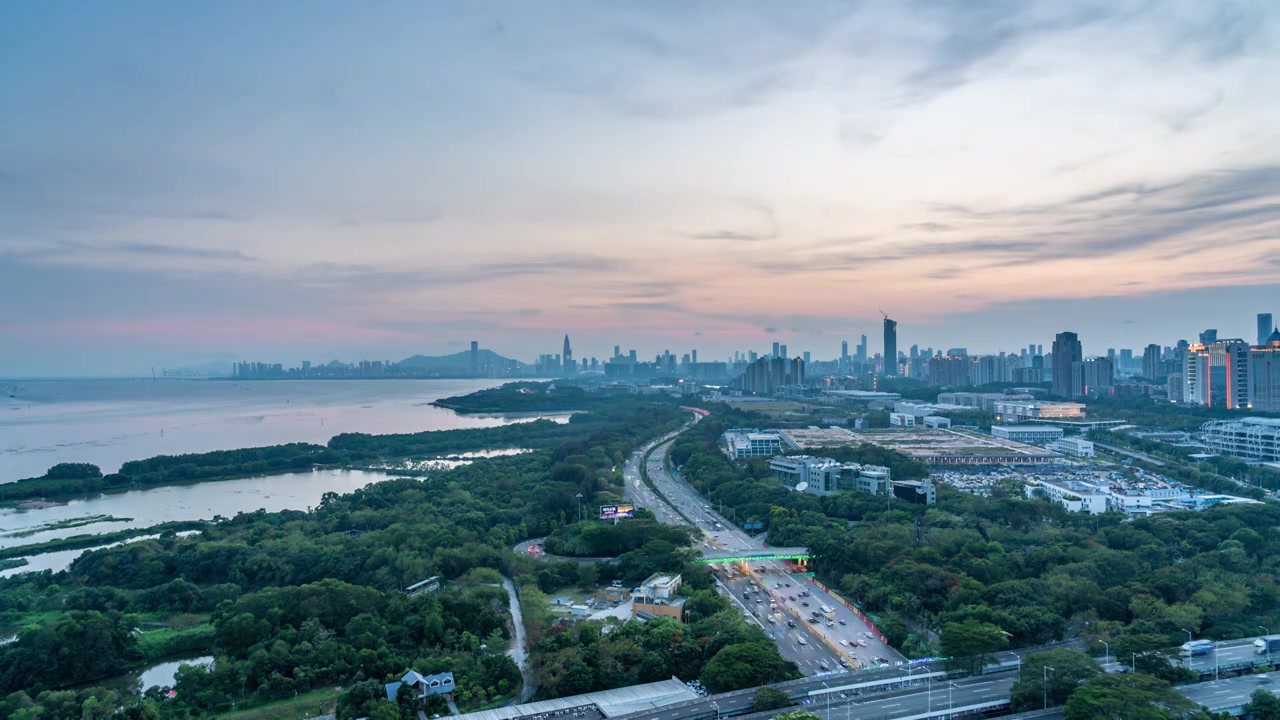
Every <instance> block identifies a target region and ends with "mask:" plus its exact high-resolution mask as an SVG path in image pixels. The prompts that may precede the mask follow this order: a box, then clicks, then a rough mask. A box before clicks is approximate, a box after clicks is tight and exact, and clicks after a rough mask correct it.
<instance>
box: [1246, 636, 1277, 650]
mask: <svg viewBox="0 0 1280 720" xmlns="http://www.w3.org/2000/svg"><path fill="white" fill-rule="evenodd" d="M1253 652H1254V654H1255V655H1270V654H1271V653H1277V652H1280V635H1267V636H1265V637H1260V638H1258V639H1257V640H1254V641H1253Z"/></svg>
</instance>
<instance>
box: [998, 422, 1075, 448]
mask: <svg viewBox="0 0 1280 720" xmlns="http://www.w3.org/2000/svg"><path fill="white" fill-rule="evenodd" d="M991 434H992V435H993V436H995V437H998V438H1004V439H1005V440H1012V441H1014V442H1020V443H1028V444H1031V445H1041V444H1044V443H1050V442H1053V441H1054V440H1061V439H1062V428H1060V427H1052V426H1050V425H992V426H991Z"/></svg>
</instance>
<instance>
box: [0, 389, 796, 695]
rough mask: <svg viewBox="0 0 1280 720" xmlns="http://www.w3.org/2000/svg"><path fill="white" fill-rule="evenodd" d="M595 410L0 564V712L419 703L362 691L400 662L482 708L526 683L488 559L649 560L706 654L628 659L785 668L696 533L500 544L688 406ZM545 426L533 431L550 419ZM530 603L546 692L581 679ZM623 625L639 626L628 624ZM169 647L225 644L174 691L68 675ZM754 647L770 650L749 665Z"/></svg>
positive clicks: (551, 521) (540, 583)
mask: <svg viewBox="0 0 1280 720" xmlns="http://www.w3.org/2000/svg"><path fill="white" fill-rule="evenodd" d="M543 397H547V396H545V395H544V396H543ZM601 408H602V409H601V410H600V411H599V412H592V413H588V414H585V415H581V416H575V419H574V422H571V423H569V424H567V425H555V429H556V432H557V433H561V432H563V433H564V434H563V435H562V436H561V439H560V441H559V442H556V443H555V444H554V445H553V446H552V447H550V448H548V449H541V450H536V451H534V452H531V453H527V454H524V455H520V456H512V457H499V458H493V459H488V460H482V461H478V462H476V463H473V464H471V465H467V466H463V467H460V468H457V469H455V470H451V471H447V472H440V473H436V474H433V475H431V476H429V477H427V478H424V479H399V480H389V481H386V482H382V483H377V484H373V485H370V486H368V487H366V488H364V489H363V490H360V491H357V492H355V493H351V494H349V495H342V496H339V495H336V494H332V493H330V494H327V495H326V496H325V497H324V498H323V499H322V501H321V502H320V503H319V506H318V507H317V508H316V509H315V510H314V511H312V512H310V513H306V512H299V511H284V512H279V513H265V512H256V513H246V514H241V515H239V516H237V517H235V518H233V519H230V520H223V521H220V522H216V523H212V524H211V525H210V526H209V527H208V528H207V529H206V530H205V531H204V532H202V533H201V534H200V535H198V536H191V537H178V536H177V535H176V534H175V533H173V532H167V533H165V534H164V535H162V536H161V537H160V538H158V539H154V540H144V541H139V542H133V543H130V544H127V545H123V546H119V547H114V548H108V549H102V550H96V551H91V552H89V553H87V554H85V555H84V556H82V557H81V558H79V559H78V560H77V561H76V562H74V563H73V564H72V565H71V567H70V569H69V570H67V571H66V572H62V573H58V574H56V575H55V574H50V573H48V572H43V573H30V574H24V575H20V576H17V577H15V578H10V579H7V580H3V581H0V621H2V622H5V623H7V624H9V625H10V626H18V627H21V628H23V629H21V631H20V632H19V634H18V638H17V640H16V641H15V642H13V643H10V644H8V645H5V646H3V648H0V696H3V695H4V694H7V697H5V699H4V701H3V706H0V714H3V715H5V716H12V717H16V718H23V719H24V720H34V719H35V718H50V717H70V716H77V717H78V716H81V715H82V714H92V715H94V716H97V717H101V716H104V715H108V714H111V713H113V712H117V711H118V712H119V714H120V716H121V717H125V718H182V717H192V716H200V715H205V714H211V713H218V712H226V711H227V710H228V709H229V708H230V707H231V705H232V703H233V702H234V703H235V704H236V705H237V706H238V707H240V708H244V707H247V706H252V705H254V704H258V703H262V702H266V701H271V700H282V699H286V698H290V697H292V695H293V693H294V692H299V693H305V692H306V691H308V690H310V689H314V688H322V687H333V686H335V685H341V686H344V687H346V688H348V691H347V693H346V695H344V697H343V700H342V703H340V708H339V709H340V713H341V714H340V717H343V718H344V720H345V718H348V717H356V716H364V715H369V716H387V713H389V712H390V713H393V714H394V715H395V716H399V714H400V711H404V712H405V713H408V712H409V710H410V709H411V708H409V707H408V706H406V707H398V706H396V705H395V704H394V703H387V701H386V700H385V695H383V696H382V698H379V697H378V696H377V693H374V692H373V690H379V691H380V689H381V684H382V683H383V682H386V681H389V680H392V679H397V678H398V677H399V676H400V675H402V674H403V673H404V672H405V671H406V670H407V669H409V668H413V669H415V670H418V671H419V672H422V673H431V672H439V671H443V670H451V671H453V672H454V674H455V677H456V678H457V683H458V685H457V687H458V689H457V691H456V692H455V699H456V700H457V702H458V704H459V705H460V706H461V707H463V708H464V709H474V708H477V707H481V706H484V705H485V704H488V703H490V702H492V701H494V700H498V699H502V698H506V697H509V696H511V695H512V694H513V693H514V692H515V691H516V690H517V687H518V685H519V681H520V675H519V672H518V670H517V668H516V667H515V665H514V664H513V663H512V661H511V660H510V659H509V657H508V656H507V655H506V654H505V651H506V649H507V647H508V646H509V642H510V637H511V635H510V632H509V629H508V626H507V623H508V607H507V602H508V600H507V594H506V592H505V591H504V590H503V589H502V587H501V586H500V584H499V581H500V577H499V575H498V572H502V573H505V574H507V575H508V576H510V577H514V578H515V579H516V583H517V584H518V586H519V588H520V593H521V595H522V597H528V598H530V599H537V598H539V597H540V596H541V593H543V592H557V591H560V590H562V589H563V588H565V587H567V586H574V585H576V586H580V587H592V586H594V585H595V584H597V583H599V582H607V581H608V580H610V579H615V578H616V579H619V580H623V581H625V582H628V583H631V582H635V581H638V580H640V579H643V578H644V577H645V576H647V575H649V574H651V573H653V572H656V571H666V572H670V571H684V572H686V575H687V577H689V578H690V583H691V587H692V588H694V590H695V592H694V597H693V598H692V599H691V602H690V616H691V617H692V618H693V619H694V620H695V626H696V627H698V628H699V629H700V630H701V633H702V634H695V635H693V636H690V637H693V638H696V641H695V640H690V641H688V643H685V644H688V645H689V648H688V649H689V650H690V651H691V650H693V649H696V650H697V651H698V653H699V655H698V658H699V659H698V662H696V663H692V662H690V658H689V657H686V656H685V655H683V654H678V653H676V645H679V644H680V643H676V644H675V645H672V644H668V645H665V646H661V647H659V646H658V645H653V644H652V643H650V644H648V645H645V644H644V643H641V646H642V647H644V648H645V650H644V652H645V655H644V659H645V661H647V664H646V663H645V662H642V663H641V665H640V666H637V667H635V668H629V669H628V672H637V673H638V672H640V671H641V670H643V671H644V672H646V673H647V672H650V671H653V670H654V669H655V668H656V667H657V664H656V663H657V662H658V661H659V660H660V661H661V663H662V669H663V672H665V673H667V674H666V675H665V676H666V677H669V676H670V675H671V674H673V673H674V674H679V675H680V676H681V677H686V678H693V677H697V676H699V675H701V676H703V677H705V678H707V680H708V682H712V680H711V678H718V679H716V680H714V682H718V683H727V682H733V681H734V680H733V678H735V677H736V678H738V680H739V681H743V682H745V681H746V680H745V679H744V677H745V676H742V675H741V673H737V672H736V671H734V670H733V668H735V667H736V665H734V663H731V662H730V661H731V660H733V659H734V658H735V657H737V656H738V655H739V654H742V653H744V652H746V653H747V654H748V655H749V656H750V657H751V658H752V662H753V666H755V667H758V668H759V669H761V670H763V671H767V672H771V673H773V675H771V677H772V676H774V675H776V676H778V677H785V676H787V675H788V674H789V673H790V672H791V671H792V670H791V669H790V668H788V667H786V665H785V663H781V660H780V658H778V657H777V654H776V650H775V649H774V648H773V647H772V645H771V644H770V643H768V641H767V638H766V639H764V641H763V643H761V642H760V641H761V638H760V637H755V636H751V635H750V634H746V631H745V625H743V624H742V623H741V621H740V620H739V619H738V618H737V617H736V616H734V615H732V614H728V615H726V614H724V613H723V610H724V606H723V600H721V599H720V598H719V596H718V595H716V594H715V593H714V592H713V591H711V590H710V589H708V588H709V586H710V580H709V578H707V577H705V570H703V569H699V568H692V567H686V563H687V561H688V558H689V556H690V551H689V550H688V549H687V545H688V542H689V541H688V536H687V534H684V533H682V532H679V533H676V532H672V531H671V530H670V529H669V528H662V527H660V526H657V525H655V524H653V523H652V522H651V521H649V520H647V519H643V518H642V519H637V520H630V521H623V522H622V523H619V525H618V526H617V529H613V526H607V527H608V528H609V530H608V531H607V535H609V536H612V537H614V540H611V541H608V542H613V543H615V544H614V547H615V548H616V549H619V550H624V552H623V553H622V555H621V557H620V559H619V562H617V563H616V564H611V565H602V566H599V567H597V566H595V565H585V566H578V565H575V564H573V563H568V562H564V563H557V562H539V561H537V560H534V559H531V558H528V557H519V556H516V555H515V554H514V553H512V552H511V551H510V550H509V548H510V547H511V546H512V545H514V544H516V543H517V542H519V541H521V540H524V539H527V538H530V537H538V536H543V535H552V534H554V533H555V532H556V531H557V530H560V529H561V528H563V527H565V526H566V525H568V524H569V523H571V522H573V521H575V520H576V519H577V508H578V499H577V497H576V496H577V495H578V494H579V493H581V494H582V495H583V496H584V498H583V503H584V505H586V506H589V507H596V506H598V505H600V504H604V503H611V502H618V501H619V499H620V498H619V496H618V494H617V491H618V487H617V484H616V483H617V479H618V474H617V471H616V468H617V466H618V465H620V463H621V458H623V457H625V455H626V454H627V453H629V452H630V451H631V450H632V449H633V448H635V447H636V446H637V445H639V444H640V443H641V442H642V441H644V440H646V439H648V438H650V437H653V436H656V435H659V434H661V433H662V432H665V431H667V430H669V429H671V428H673V427H675V426H676V425H678V424H680V423H681V422H682V421H683V419H684V413H683V412H682V411H680V410H678V409H677V408H676V407H675V406H674V405H673V404H670V403H667V402H663V401H659V402H654V401H652V400H642V399H639V398H625V399H618V400H613V401H611V403H610V404H609V405H608V406H605V405H601ZM535 425H538V424H535ZM540 425H541V426H540V427H539V428H537V429H536V431H537V432H541V431H542V429H543V428H545V427H546V426H551V425H552V424H551V423H545V424H540ZM514 427H519V426H514ZM458 432H459V433H460V435H459V437H460V438H463V441H465V439H466V438H468V437H474V436H473V435H469V433H472V432H474V431H458ZM409 437H413V436H409ZM433 437H434V436H433ZM545 442H547V443H550V442H551V438H550V437H546V438H545ZM370 444H375V443H370ZM524 445H525V446H528V443H524ZM387 447H389V446H387ZM451 449H454V448H452V447H451ZM163 466H164V463H161V464H160V465H159V466H156V465H153V466H150V467H153V468H157V467H158V468H161V469H162V468H163ZM592 524H597V523H592ZM573 536H574V537H579V538H581V537H584V536H586V537H592V536H593V534H592V532H587V533H577V534H575V535H573ZM564 537H570V535H564ZM600 537H601V538H602V540H601V542H606V541H605V540H604V539H603V538H604V537H605V536H600ZM700 572H701V573H702V575H699V573H700ZM433 575H438V576H441V577H442V578H443V579H444V581H445V586H444V588H443V589H442V591H441V592H440V593H438V594H431V593H428V594H424V595H419V596H416V597H412V598H411V597H409V596H408V595H406V594H405V593H404V591H403V590H402V589H403V588H405V587H407V586H408V585H410V584H412V583H415V582H417V581H419V580H422V579H424V578H426V577H430V576H433ZM699 588H700V589H699ZM525 617H526V621H527V624H528V625H529V628H528V629H529V631H530V637H531V642H533V643H535V647H534V648H533V655H532V661H533V663H534V664H535V667H537V668H539V670H540V671H545V672H544V675H545V676H546V678H547V682H546V684H545V685H544V686H542V687H541V688H540V689H539V692H540V694H541V695H542V696H554V695H557V694H563V693H565V692H572V691H575V690H574V688H575V687H577V686H576V685H575V684H574V683H573V682H570V681H566V682H563V683H562V682H558V681H556V680H555V677H554V676H555V672H554V670H553V669H552V668H554V667H555V666H556V663H557V662H568V663H569V664H570V665H573V658H570V657H569V655H568V654H566V653H565V652H564V651H565V648H562V647H553V646H554V644H555V642H556V641H555V640H554V638H556V637H557V635H558V633H560V632H561V631H560V630H557V629H556V627H558V625H557V623H556V621H555V620H553V619H551V618H548V617H546V614H545V602H542V603H535V604H534V605H533V606H532V607H530V608H529V609H527V610H526V613H525ZM698 623H701V624H700V625H698ZM708 623H710V624H708ZM160 625H163V628H160V627H159V626H160ZM591 625H593V624H591V623H588V624H586V626H591ZM660 625H661V623H658V624H656V625H654V626H650V627H653V628H656V627H658V626H660ZM722 627H728V628H730V629H731V632H730V634H728V635H726V636H725V637H726V638H731V639H733V642H732V643H730V644H729V645H730V646H729V647H728V650H727V651H726V652H728V654H726V655H724V657H723V658H721V657H720V655H721V654H722V653H721V652H720V650H723V649H724V648H723V647H721V646H720V645H714V647H712V646H709V642H711V641H709V640H708V638H711V637H712V635H714V634H715V633H718V632H719V630H720V628H722ZM153 628H156V629H153ZM137 631H141V632H137ZM573 632H575V633H579V632H587V631H582V630H579V629H578V628H574V630H573ZM634 632H640V630H633V629H631V628H627V629H626V630H625V633H634ZM684 632H686V631H685V630H683V629H679V628H678V629H677V630H676V634H681V633H684ZM625 633H624V635H625ZM706 633H711V635H708V634H706ZM624 635H618V636H617V637H618V638H619V639H620V638H623V637H624ZM609 637H610V639H609V641H608V642H603V641H602V643H603V644H600V645H597V646H596V648H595V650H596V651H597V652H598V653H606V652H613V651H618V652H622V651H623V650H624V649H625V648H624V647H623V646H621V645H620V646H617V647H614V646H613V643H614V642H615V641H614V640H613V635H612V634H610V636H609ZM669 639H670V638H669ZM543 641H546V642H547V643H549V644H548V645H545V646H544V645H542V644H541V643H542V642H543ZM646 642H647V641H646ZM681 642H682V643H684V641H681ZM695 642H696V644H690V643H695ZM753 643H754V645H753ZM740 646H751V647H754V648H755V650H744V649H743V647H740ZM172 650H197V651H201V652H209V653H211V654H213V655H215V656H216V661H215V663H214V664H213V666H212V668H204V667H184V668H183V669H182V670H181V671H180V673H179V676H178V679H177V681H176V683H175V687H174V690H175V691H176V693H177V694H176V697H175V698H174V699H172V700H165V699H162V698H161V697H160V695H158V694H156V693H151V694H150V695H148V696H147V697H144V698H137V697H127V696H122V695H121V694H120V693H118V692H115V691H108V690H103V689H85V690H66V689H59V688H66V687H67V686H69V685H74V684H78V683H90V682H92V681H94V680H97V679H100V678H103V677H105V676H108V675H113V674H116V673H119V672H120V671H121V670H123V669H125V668H127V667H129V666H133V665H137V664H140V663H142V662H145V661H146V660H147V659H149V658H154V657H156V656H158V654H161V653H163V652H166V651H172ZM589 650H590V649H589V648H585V647H580V648H576V649H571V650H570V651H569V652H570V653H576V652H581V653H584V654H583V655H581V656H580V657H579V661H580V662H588V663H590V664H591V666H592V667H593V668H595V667H597V665H598V663H597V661H598V660H600V659H601V658H603V657H604V656H603V655H602V654H598V655H595V656H591V655H587V654H585V653H587V652H589ZM762 651H763V652H764V659H763V660H762V661H760V662H756V661H757V660H760V658H758V657H756V655H759V653H760V652H762ZM650 655H652V656H653V657H656V658H658V660H652V659H649V656H650ZM717 658H719V659H718V660H717ZM717 673H719V674H717ZM566 677H570V678H571V677H572V674H570V675H569V676H566ZM632 677H638V675H636V676H632V675H627V674H625V673H624V674H602V675H600V676H598V677H594V676H593V678H592V679H591V681H590V683H591V684H590V686H591V687H613V686H616V684H617V683H625V682H630V681H631V678H632ZM645 677H648V675H645ZM67 708H74V712H69V711H67ZM428 710H431V708H428Z"/></svg>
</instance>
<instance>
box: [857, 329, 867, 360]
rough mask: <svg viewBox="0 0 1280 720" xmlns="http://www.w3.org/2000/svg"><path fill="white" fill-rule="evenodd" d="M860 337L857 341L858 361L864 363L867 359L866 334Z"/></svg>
mask: <svg viewBox="0 0 1280 720" xmlns="http://www.w3.org/2000/svg"><path fill="white" fill-rule="evenodd" d="M860 337H861V338H862V339H861V340H860V341H859V342H858V362H860V363H864V362H866V361H867V336H866V335H862V336H860Z"/></svg>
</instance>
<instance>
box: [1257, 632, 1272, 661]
mask: <svg viewBox="0 0 1280 720" xmlns="http://www.w3.org/2000/svg"><path fill="white" fill-rule="evenodd" d="M1258 627H1259V628H1261V629H1262V632H1264V633H1266V634H1265V635H1263V636H1262V644H1263V645H1264V646H1266V648H1267V664H1268V665H1270V664H1271V641H1270V640H1268V638H1269V637H1271V631H1270V630H1268V629H1267V628H1265V627H1263V626H1262V625H1259V626H1258Z"/></svg>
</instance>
